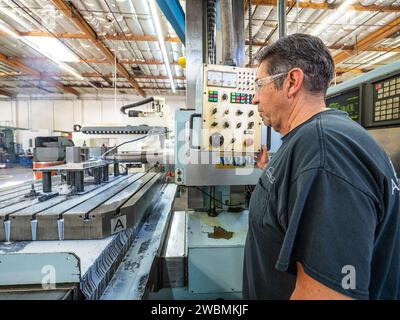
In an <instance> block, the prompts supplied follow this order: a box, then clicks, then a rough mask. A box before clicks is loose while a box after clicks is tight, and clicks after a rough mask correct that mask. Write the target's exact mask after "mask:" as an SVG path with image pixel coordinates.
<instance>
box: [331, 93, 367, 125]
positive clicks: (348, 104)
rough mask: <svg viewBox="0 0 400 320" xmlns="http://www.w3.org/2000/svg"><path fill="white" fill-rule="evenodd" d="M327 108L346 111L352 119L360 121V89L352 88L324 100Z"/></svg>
mask: <svg viewBox="0 0 400 320" xmlns="http://www.w3.org/2000/svg"><path fill="white" fill-rule="evenodd" d="M326 104H327V106H328V108H331V109H338V110H341V111H345V112H347V114H348V115H349V117H350V118H351V119H353V120H354V121H360V90H359V89H358V88H357V89H354V90H351V91H348V92H345V93H342V94H338V95H337V96H334V97H331V98H328V99H327V100H326Z"/></svg>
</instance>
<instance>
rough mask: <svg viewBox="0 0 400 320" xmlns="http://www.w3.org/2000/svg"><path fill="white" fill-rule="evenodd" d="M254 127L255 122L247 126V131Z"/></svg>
mask: <svg viewBox="0 0 400 320" xmlns="http://www.w3.org/2000/svg"><path fill="white" fill-rule="evenodd" d="M253 127H254V122H253V121H252V122H249V124H248V125H247V129H252V128H253Z"/></svg>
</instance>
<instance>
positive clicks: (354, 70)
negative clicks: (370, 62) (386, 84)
mask: <svg viewBox="0 0 400 320" xmlns="http://www.w3.org/2000/svg"><path fill="white" fill-rule="evenodd" d="M368 71H371V69H365V68H352V67H348V68H336V74H337V75H342V74H343V73H346V72H349V73H357V74H359V73H365V72H368Z"/></svg>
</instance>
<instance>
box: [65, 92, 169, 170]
mask: <svg viewBox="0 0 400 320" xmlns="http://www.w3.org/2000/svg"><path fill="white" fill-rule="evenodd" d="M120 111H121V113H122V114H124V122H125V123H126V124H125V125H123V126H121V125H111V124H110V125H104V124H103V125H90V124H88V125H84V126H79V127H78V128H77V129H76V130H75V131H74V132H73V134H72V139H73V141H74V142H75V144H76V145H78V146H82V147H86V148H89V150H93V148H98V147H104V146H107V147H109V148H114V149H113V150H114V152H113V153H112V154H110V153H107V158H108V159H110V158H111V157H112V159H113V160H118V161H117V162H116V163H125V166H127V167H129V168H130V169H131V170H135V171H136V172H144V171H146V170H148V168H150V167H151V166H152V165H154V164H155V163H156V162H157V161H158V162H162V163H163V164H172V162H173V151H174V150H173V140H171V139H172V138H173V133H174V128H173V125H174V124H173V121H171V119H170V114H169V108H168V106H166V105H165V99H164V98H160V97H151V98H147V99H145V100H142V101H138V102H135V103H132V104H128V105H125V106H123V107H121V109H120Z"/></svg>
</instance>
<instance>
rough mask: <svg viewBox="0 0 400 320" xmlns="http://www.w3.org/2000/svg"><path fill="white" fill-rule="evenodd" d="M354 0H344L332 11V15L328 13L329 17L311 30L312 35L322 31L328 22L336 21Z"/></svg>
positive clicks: (317, 34)
mask: <svg viewBox="0 0 400 320" xmlns="http://www.w3.org/2000/svg"><path fill="white" fill-rule="evenodd" d="M353 1H354V0H345V1H344V2H343V3H342V4H341V5H340V6H339V8H337V10H336V11H335V13H333V14H332V15H329V17H328V18H327V19H325V20H323V22H321V23H320V24H319V25H318V26H317V27H316V28H315V29H314V30H313V31H312V32H311V34H312V35H314V36H319V35H320V33H321V32H322V31H323V29H324V28H325V26H326V25H327V24H330V23H332V22H335V21H337V20H338V19H339V18H340V17H341V16H342V15H343V14H344V13H345V11H346V10H347V8H348V7H349V6H350V5H351V4H352V3H353Z"/></svg>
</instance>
